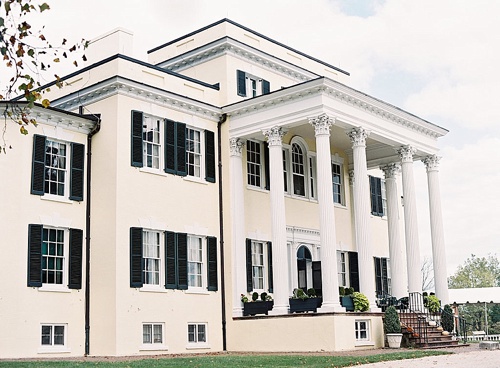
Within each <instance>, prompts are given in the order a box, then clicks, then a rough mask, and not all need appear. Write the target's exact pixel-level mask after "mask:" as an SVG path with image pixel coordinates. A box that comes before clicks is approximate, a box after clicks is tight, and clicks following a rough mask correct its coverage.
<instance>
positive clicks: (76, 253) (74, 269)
mask: <svg viewBox="0 0 500 368" xmlns="http://www.w3.org/2000/svg"><path fill="white" fill-rule="evenodd" d="M82 250H83V230H80V229H69V283H68V288H70V289H81V288H82Z"/></svg>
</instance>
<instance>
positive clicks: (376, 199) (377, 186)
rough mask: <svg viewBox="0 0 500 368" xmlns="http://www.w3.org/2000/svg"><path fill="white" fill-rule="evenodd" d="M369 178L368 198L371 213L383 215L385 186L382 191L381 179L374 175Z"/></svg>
mask: <svg viewBox="0 0 500 368" xmlns="http://www.w3.org/2000/svg"><path fill="white" fill-rule="evenodd" d="M369 179H370V199H371V209H372V215H374V216H380V217H382V216H384V215H385V212H384V202H385V186H384V190H383V191H382V183H383V181H382V179H380V178H377V177H375V176H369Z"/></svg>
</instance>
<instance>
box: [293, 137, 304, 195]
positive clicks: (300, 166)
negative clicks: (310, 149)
mask: <svg viewBox="0 0 500 368" xmlns="http://www.w3.org/2000/svg"><path fill="white" fill-rule="evenodd" d="M304 161H305V160H304V153H303V152H302V148H301V147H300V146H299V145H298V144H297V143H294V144H292V178H293V180H292V182H293V194H295V195H299V196H303V197H305V195H306V184H305V183H306V182H305V176H306V170H305V162H304Z"/></svg>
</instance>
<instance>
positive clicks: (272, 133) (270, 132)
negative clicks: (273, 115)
mask: <svg viewBox="0 0 500 368" xmlns="http://www.w3.org/2000/svg"><path fill="white" fill-rule="evenodd" d="M262 134H264V135H265V136H266V138H267V142H268V143H269V146H280V147H281V146H282V145H283V144H282V138H283V136H284V135H285V134H286V131H285V130H284V129H283V128H282V127H278V126H275V127H272V128H270V129H264V130H263V131H262Z"/></svg>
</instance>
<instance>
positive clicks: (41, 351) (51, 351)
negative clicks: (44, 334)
mask: <svg viewBox="0 0 500 368" xmlns="http://www.w3.org/2000/svg"><path fill="white" fill-rule="evenodd" d="M37 353H38V354H55V353H71V349H70V348H67V347H65V346H61V347H41V348H39V349H38V351H37Z"/></svg>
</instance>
